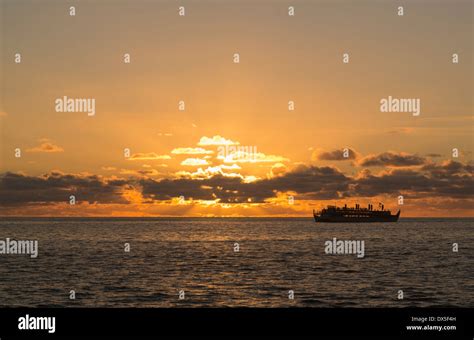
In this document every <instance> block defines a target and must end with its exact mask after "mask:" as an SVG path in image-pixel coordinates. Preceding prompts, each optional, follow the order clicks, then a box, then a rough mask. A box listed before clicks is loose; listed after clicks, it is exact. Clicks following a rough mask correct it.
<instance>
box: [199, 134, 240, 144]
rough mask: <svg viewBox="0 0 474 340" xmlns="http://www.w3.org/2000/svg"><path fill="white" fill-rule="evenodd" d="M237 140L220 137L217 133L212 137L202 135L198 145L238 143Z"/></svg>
mask: <svg viewBox="0 0 474 340" xmlns="http://www.w3.org/2000/svg"><path fill="white" fill-rule="evenodd" d="M239 144H240V143H239V142H234V141H232V140H230V139H226V138H224V137H221V136H219V135H216V136H213V137H206V136H203V137H201V139H200V141H199V143H198V145H200V146H205V145H239Z"/></svg>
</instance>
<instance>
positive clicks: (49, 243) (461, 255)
mask: <svg viewBox="0 0 474 340" xmlns="http://www.w3.org/2000/svg"><path fill="white" fill-rule="evenodd" d="M7 237H8V238H10V239H16V240H22V239H32V240H38V242H39V255H38V257H37V258H36V259H32V258H30V257H29V256H26V255H0V305H1V306H58V307H59V306H66V307H69V306H90V307H100V306H108V307H177V306H186V307H195V306H196V307H203V306H204V307H221V306H258V307H285V306H311V307H391V306H393V307H398V306H400V307H405V306H419V307H424V306H440V307H441V306H459V307H473V306H474V219H402V220H401V221H399V222H398V223H393V224H381V223H375V224H339V225H338V224H317V225H316V224H315V223H314V222H313V221H312V220H310V219H184V218H183V219H81V218H76V219H11V218H7V219H6V218H2V220H1V221H0V240H5V239H6V238H7ZM334 237H336V238H337V239H342V240H348V239H351V240H364V242H365V257H364V258H362V259H358V258H357V257H356V256H355V255H327V254H325V252H324V249H325V246H324V242H325V241H327V240H332V239H333V238H334ZM126 242H129V243H130V245H131V251H130V253H126V252H124V243H126ZM235 242H238V243H239V245H240V251H239V252H234V243H235ZM455 242H456V243H458V244H459V252H457V253H455V252H453V251H452V244H453V243H455ZM72 289H73V290H75V291H76V300H69V291H70V290H72ZM400 289H402V290H403V292H404V299H403V300H398V299H397V292H398V290H400ZM180 290H184V292H185V299H184V300H179V299H178V292H179V291H180ZM289 290H293V291H294V294H295V299H294V300H289V299H288V291H289Z"/></svg>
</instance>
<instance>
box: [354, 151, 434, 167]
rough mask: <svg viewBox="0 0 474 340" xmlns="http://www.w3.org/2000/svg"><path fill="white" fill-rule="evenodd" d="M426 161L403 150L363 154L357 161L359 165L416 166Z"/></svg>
mask: <svg viewBox="0 0 474 340" xmlns="http://www.w3.org/2000/svg"><path fill="white" fill-rule="evenodd" d="M425 163H426V159H425V158H424V157H421V156H418V155H414V154H409V153H405V152H400V153H396V152H392V151H389V152H383V153H380V154H377V155H368V156H365V157H363V158H361V159H359V161H358V162H357V164H358V165H359V166H381V167H384V166H416V165H423V164H425Z"/></svg>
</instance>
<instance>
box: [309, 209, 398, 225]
mask: <svg viewBox="0 0 474 340" xmlns="http://www.w3.org/2000/svg"><path fill="white" fill-rule="evenodd" d="M313 216H314V221H315V222H323V223H376V222H377V223H380V222H397V221H398V218H399V217H400V211H399V212H398V213H397V214H396V215H383V216H376V215H372V216H349V217H346V216H342V215H332V216H331V215H330V216H324V215H323V216H322V215H316V214H314V213H313Z"/></svg>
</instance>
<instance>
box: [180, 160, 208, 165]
mask: <svg viewBox="0 0 474 340" xmlns="http://www.w3.org/2000/svg"><path fill="white" fill-rule="evenodd" d="M208 164H209V163H208V162H207V161H206V160H205V159H200V158H186V159H185V160H184V161H182V162H181V165H187V166H200V165H208Z"/></svg>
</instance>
